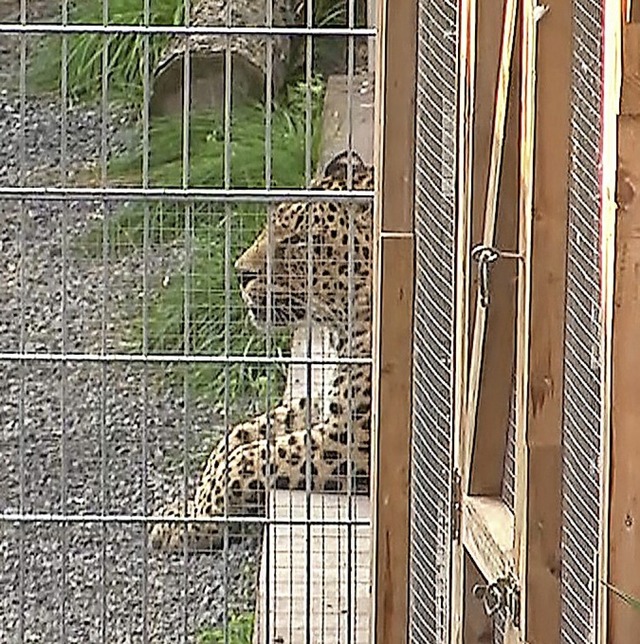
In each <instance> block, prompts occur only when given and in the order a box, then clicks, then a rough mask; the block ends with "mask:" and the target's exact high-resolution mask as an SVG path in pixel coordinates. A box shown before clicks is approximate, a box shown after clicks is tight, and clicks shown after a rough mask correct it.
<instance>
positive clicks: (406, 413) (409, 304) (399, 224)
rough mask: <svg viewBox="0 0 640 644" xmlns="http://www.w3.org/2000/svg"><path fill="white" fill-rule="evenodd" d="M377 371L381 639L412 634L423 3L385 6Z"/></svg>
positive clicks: (376, 632) (377, 622)
mask: <svg viewBox="0 0 640 644" xmlns="http://www.w3.org/2000/svg"><path fill="white" fill-rule="evenodd" d="M378 7H379V14H378V21H377V24H378V34H379V37H378V42H377V54H378V65H377V77H376V108H377V109H376V145H375V148H374V150H375V153H376V208H375V218H374V244H375V255H374V257H375V258H376V259H375V262H374V282H373V292H374V307H373V339H372V351H373V377H372V423H371V425H372V428H371V431H372V441H371V443H372V489H373V497H372V505H373V507H372V510H373V545H374V561H373V567H374V569H373V574H372V580H373V584H372V585H373V588H372V594H373V620H372V632H373V637H374V638H375V640H374V641H376V642H393V643H394V644H405V642H407V640H408V624H409V615H408V605H409V601H408V596H409V583H408V580H409V462H410V445H411V375H412V353H413V346H412V345H413V339H412V336H413V282H414V240H413V210H414V168H415V161H414V155H415V149H414V148H415V92H416V75H417V55H416V48H417V31H418V29H417V26H418V25H417V23H418V17H417V2H398V3H393V5H392V4H390V3H389V2H388V0H380V1H379V3H378Z"/></svg>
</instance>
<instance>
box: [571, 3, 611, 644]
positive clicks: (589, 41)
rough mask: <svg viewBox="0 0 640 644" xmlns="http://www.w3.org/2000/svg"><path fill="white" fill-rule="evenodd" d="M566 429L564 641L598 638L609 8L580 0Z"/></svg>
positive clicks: (574, 93)
mask: <svg viewBox="0 0 640 644" xmlns="http://www.w3.org/2000/svg"><path fill="white" fill-rule="evenodd" d="M573 6H574V33H573V39H574V40H573V43H574V54H573V78H572V98H571V143H570V145H571V148H570V155H571V156H570V158H571V166H570V167H571V171H570V173H569V176H570V184H569V209H570V212H569V231H568V264H567V300H566V327H565V337H566V340H565V362H564V367H565V383H564V387H565V388H564V427H563V457H564V461H563V500H564V511H563V533H562V561H563V566H562V640H563V641H564V642H569V643H571V644H574V643H575V644H578V643H580V644H582V643H583V642H596V641H598V639H597V638H598V634H597V608H596V606H597V602H596V600H597V595H598V587H597V585H598V568H599V563H598V559H599V553H598V535H599V527H600V507H601V499H600V484H601V472H600V467H599V463H600V454H601V447H602V445H601V434H602V433H601V428H602V413H603V412H602V393H601V378H602V373H601V359H600V345H601V338H602V320H601V310H600V288H601V287H600V275H601V265H600V212H601V210H600V203H601V200H600V197H601V189H600V181H599V162H600V137H601V89H600V88H601V87H602V3H601V2H600V1H599V0H576V1H575V2H574V4H573Z"/></svg>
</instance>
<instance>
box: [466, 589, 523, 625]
mask: <svg viewBox="0 0 640 644" xmlns="http://www.w3.org/2000/svg"><path fill="white" fill-rule="evenodd" d="M472 592H473V596H474V597H475V598H476V599H479V600H480V601H481V602H482V605H483V607H484V610H485V613H486V614H487V615H488V616H489V617H493V616H494V615H495V614H496V613H499V612H504V613H506V617H507V618H508V619H510V620H511V622H512V623H513V625H514V626H515V627H516V628H518V627H519V626H520V588H518V584H517V583H516V581H515V580H514V579H513V577H500V578H499V579H496V581H494V582H493V583H492V584H488V585H486V586H485V585H483V584H476V585H475V586H474V587H473V589H472Z"/></svg>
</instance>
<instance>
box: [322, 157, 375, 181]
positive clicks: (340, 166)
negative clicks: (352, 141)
mask: <svg viewBox="0 0 640 644" xmlns="http://www.w3.org/2000/svg"><path fill="white" fill-rule="evenodd" d="M349 163H351V166H352V168H353V170H354V172H355V171H357V170H362V169H364V168H365V167H366V165H365V162H364V161H363V160H362V157H361V156H360V155H359V154H358V153H357V152H356V151H355V150H351V151H349V150H345V151H344V152H340V153H339V154H336V156H334V157H333V158H332V159H331V161H329V163H327V165H326V166H325V168H324V176H325V177H326V178H327V179H339V180H342V181H346V179H347V168H348V167H349Z"/></svg>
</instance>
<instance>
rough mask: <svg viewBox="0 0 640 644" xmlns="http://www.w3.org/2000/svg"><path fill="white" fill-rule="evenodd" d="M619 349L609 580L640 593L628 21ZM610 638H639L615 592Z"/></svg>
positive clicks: (638, 185) (638, 293)
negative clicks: (638, 572) (639, 574)
mask: <svg viewBox="0 0 640 644" xmlns="http://www.w3.org/2000/svg"><path fill="white" fill-rule="evenodd" d="M623 39H624V48H623V51H624V58H623V80H622V112H621V114H620V117H619V118H618V128H619V130H618V168H617V170H618V187H617V195H616V201H617V204H618V211H617V216H616V220H617V230H616V251H615V253H616V257H615V299H614V310H613V347H612V348H613V352H612V378H613V379H612V392H611V393H612V399H611V410H612V416H611V418H612V425H611V475H610V480H611V489H610V494H611V502H610V515H609V517H610V520H609V544H608V546H609V548H608V550H609V574H608V580H609V582H610V583H611V584H612V585H613V586H615V587H616V588H617V589H619V590H621V591H623V592H625V593H629V594H631V595H633V596H634V597H639V596H640V577H639V576H638V574H637V570H638V562H639V561H640V432H639V431H638V427H639V423H640V406H639V405H638V391H639V387H638V375H637V374H638V364H639V361H640V325H639V320H640V280H638V270H639V267H640V159H639V158H638V145H640V121H639V120H638V114H639V113H640V93H639V92H638V85H639V82H640V25H639V24H629V25H626V26H625V27H624V35H623ZM608 622H609V633H608V639H607V640H606V641H608V642H612V643H613V642H615V644H632V643H634V644H635V642H637V641H638V633H639V632H640V613H639V612H638V611H637V610H635V609H634V608H632V607H631V606H629V605H628V604H626V603H625V602H624V601H622V599H620V598H619V597H616V596H615V594H613V593H609V618H608Z"/></svg>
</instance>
